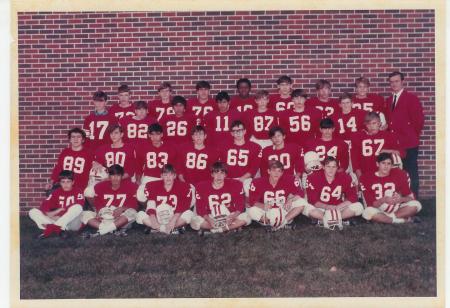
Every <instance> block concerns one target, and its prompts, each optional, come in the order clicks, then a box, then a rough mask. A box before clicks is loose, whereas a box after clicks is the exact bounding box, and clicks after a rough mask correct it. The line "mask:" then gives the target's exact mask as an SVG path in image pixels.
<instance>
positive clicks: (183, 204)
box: [175, 182, 192, 213]
mask: <svg viewBox="0 0 450 308" xmlns="http://www.w3.org/2000/svg"><path fill="white" fill-rule="evenodd" d="M178 183H179V184H181V185H180V186H179V187H180V191H179V193H178V196H179V202H178V203H177V207H176V209H175V213H183V212H185V211H187V210H189V207H190V205H191V194H192V192H191V187H190V186H189V184H184V183H181V182H178ZM183 184H184V185H183Z"/></svg>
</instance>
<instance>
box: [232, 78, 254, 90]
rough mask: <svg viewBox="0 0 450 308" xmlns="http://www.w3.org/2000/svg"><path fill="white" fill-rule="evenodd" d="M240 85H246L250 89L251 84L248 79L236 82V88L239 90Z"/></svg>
mask: <svg viewBox="0 0 450 308" xmlns="http://www.w3.org/2000/svg"><path fill="white" fill-rule="evenodd" d="M241 83H246V84H248V87H249V88H251V87H252V83H251V82H250V80H249V79H248V78H241V79H239V80H238V81H237V82H236V88H239V85H240V84H241Z"/></svg>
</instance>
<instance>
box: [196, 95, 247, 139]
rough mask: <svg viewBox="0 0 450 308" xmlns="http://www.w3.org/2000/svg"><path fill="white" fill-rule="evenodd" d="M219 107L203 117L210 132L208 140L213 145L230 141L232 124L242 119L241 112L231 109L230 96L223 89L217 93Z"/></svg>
mask: <svg viewBox="0 0 450 308" xmlns="http://www.w3.org/2000/svg"><path fill="white" fill-rule="evenodd" d="M216 102H217V109H216V110H212V111H211V112H209V113H208V114H207V115H206V116H205V117H204V118H203V119H204V120H203V124H204V127H205V129H206V131H207V133H208V136H209V138H208V142H209V144H210V145H212V146H219V147H220V146H221V145H223V144H224V143H230V142H231V141H232V137H231V135H230V125H231V123H233V121H236V120H238V119H240V117H241V116H240V113H239V112H237V111H236V110H230V96H229V95H228V93H227V92H225V91H222V92H219V93H217V95H216Z"/></svg>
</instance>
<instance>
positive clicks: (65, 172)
mask: <svg viewBox="0 0 450 308" xmlns="http://www.w3.org/2000/svg"><path fill="white" fill-rule="evenodd" d="M73 178H74V173H73V171H70V170H62V171H61V172H60V173H59V174H58V180H62V179H69V180H72V181H73Z"/></svg>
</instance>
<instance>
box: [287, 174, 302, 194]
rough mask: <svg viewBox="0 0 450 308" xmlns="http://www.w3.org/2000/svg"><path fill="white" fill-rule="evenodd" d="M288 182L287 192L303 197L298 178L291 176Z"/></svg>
mask: <svg viewBox="0 0 450 308" xmlns="http://www.w3.org/2000/svg"><path fill="white" fill-rule="evenodd" d="M289 182H290V183H289V187H290V188H289V193H290V194H293V195H294V196H300V197H302V198H305V193H304V192H303V190H301V186H300V180H296V179H295V178H294V177H292V178H291V179H290V180H289Z"/></svg>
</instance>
